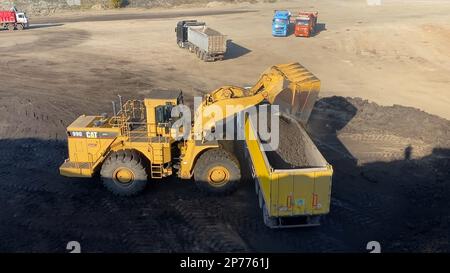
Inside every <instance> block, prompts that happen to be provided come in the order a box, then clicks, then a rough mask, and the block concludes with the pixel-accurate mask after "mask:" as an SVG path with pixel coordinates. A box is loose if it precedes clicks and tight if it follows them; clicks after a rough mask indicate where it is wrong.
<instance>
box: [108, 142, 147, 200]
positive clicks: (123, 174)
mask: <svg viewBox="0 0 450 273" xmlns="http://www.w3.org/2000/svg"><path fill="white" fill-rule="evenodd" d="M100 175H101V178H102V181H103V185H104V186H105V187H106V188H107V189H108V190H110V191H111V192H112V193H114V194H115V195H118V196H132V195H136V194H138V193H140V192H142V191H143V190H144V188H145V186H146V185H147V179H148V174H147V172H146V170H145V166H144V161H143V159H142V158H141V156H140V155H139V154H138V153H137V152H135V151H130V150H123V151H118V152H113V153H112V154H111V155H109V156H108V158H107V159H106V160H105V162H104V163H103V165H102V169H101V171H100Z"/></svg>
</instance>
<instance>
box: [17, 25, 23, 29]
mask: <svg viewBox="0 0 450 273" xmlns="http://www.w3.org/2000/svg"><path fill="white" fill-rule="evenodd" d="M16 28H17V30H23V29H24V26H23V25H22V24H17V26H16Z"/></svg>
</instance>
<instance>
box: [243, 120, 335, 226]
mask: <svg viewBox="0 0 450 273" xmlns="http://www.w3.org/2000/svg"><path fill="white" fill-rule="evenodd" d="M289 126H290V128H291V129H290V131H289V132H282V130H281V129H280V133H283V134H289V136H288V137H289V138H291V137H294V136H293V135H292V134H293V133H294V131H295V132H296V133H297V134H299V136H300V137H297V140H298V141H299V142H301V143H298V147H300V149H301V150H302V151H301V152H302V153H303V155H301V156H299V157H300V158H303V159H302V162H303V164H302V166H296V165H293V164H290V162H281V163H280V161H284V160H283V155H282V154H280V151H279V150H275V151H267V150H268V149H269V147H270V146H271V145H269V144H266V143H264V142H262V141H261V139H260V137H259V134H258V131H257V130H256V129H255V128H257V127H256V126H255V124H254V123H252V119H251V118H247V119H246V121H245V144H246V154H247V159H248V162H249V164H250V166H251V169H252V174H253V177H254V178H255V183H257V188H259V192H260V195H261V198H262V199H263V201H264V202H263V203H264V204H263V206H265V207H266V209H267V212H268V215H267V216H268V217H269V218H270V220H271V221H270V223H271V224H270V227H272V228H275V227H286V226H311V225H317V224H318V217H319V216H320V215H324V214H327V213H328V212H329V209H330V195H331V181H332V179H331V178H332V174H333V169H332V166H331V165H330V164H328V163H327V161H326V160H325V158H324V157H323V156H322V154H321V153H320V152H319V150H318V149H317V147H316V146H315V145H314V143H313V141H312V140H311V138H310V137H309V135H308V134H307V132H306V131H305V130H304V129H303V127H302V126H301V125H300V123H298V122H294V121H292V124H290V125H289ZM281 141H286V137H285V136H284V137H283V136H280V142H281ZM280 145H285V146H292V144H291V143H288V144H287V145H286V144H285V143H280ZM272 148H273V147H272ZM280 148H281V146H279V148H278V149H280ZM285 148H286V147H285ZM295 148H296V147H292V149H293V152H297V151H295ZM280 158H281V159H280ZM266 224H267V222H266Z"/></svg>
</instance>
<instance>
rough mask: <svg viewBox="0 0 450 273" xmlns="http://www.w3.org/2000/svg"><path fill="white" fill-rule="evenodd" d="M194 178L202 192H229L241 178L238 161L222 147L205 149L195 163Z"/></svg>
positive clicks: (233, 189)
mask: <svg viewBox="0 0 450 273" xmlns="http://www.w3.org/2000/svg"><path fill="white" fill-rule="evenodd" d="M194 180H195V183H196V184H197V186H198V188H199V189H200V190H202V191H203V192H206V193H210V194H215V195H226V194H230V193H232V192H234V191H235V190H236V188H237V186H238V183H239V181H240V180H241V169H240V167H239V161H238V160H237V159H236V157H235V156H234V155H232V154H231V153H229V152H227V151H225V150H223V149H211V150H207V151H206V152H205V153H203V154H202V155H201V156H200V158H199V159H198V160H197V162H196V163H195V168H194Z"/></svg>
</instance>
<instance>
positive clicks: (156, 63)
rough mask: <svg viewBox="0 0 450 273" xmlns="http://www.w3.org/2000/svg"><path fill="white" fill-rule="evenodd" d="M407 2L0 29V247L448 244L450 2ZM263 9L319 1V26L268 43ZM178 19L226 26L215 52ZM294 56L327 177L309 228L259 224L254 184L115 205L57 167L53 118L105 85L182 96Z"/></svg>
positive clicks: (83, 110)
mask: <svg viewBox="0 0 450 273" xmlns="http://www.w3.org/2000/svg"><path fill="white" fill-rule="evenodd" d="M385 2H386V3H385ZM408 3H409V4H408V5H407V4H405V3H404V2H402V1H383V5H381V6H368V5H367V4H366V2H365V1H355V0H352V1H345V2H344V1H334V0H327V1H320V2H316V1H314V2H307V1H290V2H279V3H277V4H257V5H244V4H239V5H236V6H226V7H218V8H211V9H207V10H206V11H205V10H204V9H189V10H181V11H180V10H176V9H174V10H168V11H160V10H158V11H122V12H116V13H105V12H99V14H95V13H92V12H90V13H88V14H86V15H82V16H80V15H74V16H73V17H70V16H69V15H65V17H49V18H45V17H40V18H35V20H34V21H33V18H31V20H32V23H36V25H34V26H32V28H31V29H29V30H26V31H23V32H13V33H10V32H7V31H0V63H1V67H2V68H3V69H4V76H3V77H2V79H1V80H0V94H1V96H0V117H1V119H0V151H1V154H2V157H0V206H1V207H2V210H0V223H1V224H0V251H19V252H21V251H36V252H47V251H59V252H64V251H66V250H65V247H66V244H67V242H68V241H74V240H75V241H79V242H81V245H82V249H83V251H86V252H104V251H105V252H111V251H114V252H128V251H132V252H177V251H260V252H266V251H283V252H328V251H331V252H340V251H355V252H361V251H366V249H365V247H366V244H367V242H368V241H373V240H376V241H379V242H380V243H381V245H382V250H383V251H401V252H403V251H415V252H435V251H440V252H448V251H449V250H450V245H449V235H450V234H449V228H450V227H449V220H450V212H449V210H448V204H449V201H450V200H449V198H450V185H449V182H450V172H449V169H450V168H449V167H450V143H449V139H450V135H449V134H450V133H449V132H450V130H449V128H450V124H449V123H450V122H449V120H448V119H450V110H449V107H448V105H449V104H450V97H449V96H448V87H449V83H450V77H449V75H450V74H449V72H450V71H449V69H450V51H449V49H448V48H450V47H449V46H450V40H449V37H450V35H449V34H450V23H449V21H448V14H449V13H450V5H448V2H446V1H426V2H424V1H408ZM275 8H278V9H279V8H289V9H291V10H299V9H314V10H319V22H320V23H321V25H320V27H321V28H322V29H323V30H322V31H321V32H320V33H318V34H317V35H316V36H315V37H312V38H309V39H302V38H295V37H294V36H292V35H291V36H289V37H286V38H273V37H271V33H270V31H271V27H270V22H271V21H270V18H271V13H272V12H273V9H275ZM230 10H231V11H233V12H230ZM208 13H210V14H213V15H207V14H208ZM124 14H125V15H124ZM130 14H138V17H137V18H139V19H138V20H132V18H133V16H135V15H130ZM181 15H185V16H189V18H196V19H199V20H205V21H206V22H208V24H209V25H210V26H211V27H212V28H215V29H217V30H220V31H221V32H223V33H226V34H228V35H229V39H231V40H232V42H231V43H230V48H229V49H230V51H229V53H228V55H227V56H226V60H224V61H222V62H216V63H203V62H201V61H200V60H198V59H197V58H196V57H195V56H194V55H193V54H190V53H188V51H186V50H182V49H180V48H178V47H177V45H176V43H175V33H174V27H175V25H176V22H177V21H178V20H179V19H182V18H184V17H180V16H181ZM104 16H107V17H104ZM105 18H106V19H105ZM46 23H50V24H46ZM293 61H299V62H301V63H302V64H303V65H304V66H306V67H307V68H308V69H310V70H311V71H312V72H313V73H314V74H316V75H317V76H318V78H320V79H321V81H322V89H321V96H322V98H321V99H320V100H319V101H318V102H317V104H316V106H315V109H314V111H313V113H312V116H311V120H310V123H309V125H308V131H309V132H310V133H311V136H312V137H313V139H314V141H315V142H316V144H317V145H318V147H319V149H320V150H321V152H322V153H323V154H324V156H325V158H326V159H327V160H328V161H329V162H330V163H331V164H333V167H334V170H335V174H334V177H333V193H332V207H331V213H330V214H329V215H328V216H327V217H326V218H325V219H324V220H323V221H322V225H321V226H320V227H318V228H307V229H289V230H269V229H266V228H265V227H264V225H263V223H262V219H261V218H262V217H261V213H260V211H259V210H258V208H257V201H256V197H255V196H254V189H253V188H254V187H253V185H252V184H251V183H242V185H241V187H240V189H239V190H238V191H237V192H236V193H235V194H233V195H231V196H228V197H224V198H214V197H207V196H203V195H201V193H199V192H198V191H197V190H196V188H195V186H194V185H193V183H190V182H189V181H180V180H177V179H168V180H165V181H160V182H155V183H154V184H151V185H149V187H148V189H147V190H146V191H145V193H144V194H143V195H140V196H138V197H136V198H131V199H121V198H117V197H114V196H112V195H111V194H110V193H109V192H107V191H106V190H105V189H104V188H103V187H102V186H101V185H100V183H99V181H98V179H93V180H83V179H69V178H64V177H61V176H59V174H58V167H59V165H60V164H61V163H62V162H63V161H64V158H65V157H66V156H67V151H66V145H65V127H66V126H67V125H68V124H69V123H70V122H71V121H73V120H74V119H75V118H76V117H77V116H78V115H80V114H98V113H102V112H109V113H111V112H112V109H111V100H114V99H116V98H117V97H116V95H117V94H120V95H122V96H123V97H124V98H143V97H145V94H146V90H149V89H151V88H180V89H182V90H183V92H184V93H185V95H186V96H187V97H188V101H189V100H190V99H192V96H195V95H200V94H203V93H205V92H208V91H211V90H213V89H214V88H217V87H219V86H221V85H227V84H236V85H241V86H249V85H251V84H252V83H254V82H255V81H256V80H257V78H258V76H259V74H260V73H261V72H262V71H264V70H265V69H266V68H267V67H269V66H270V65H273V64H277V63H285V62H293ZM350 97H361V98H364V99H368V100H370V101H373V102H374V103H369V102H367V101H365V100H363V99H355V98H350ZM393 104H396V105H395V106H391V105H393ZM400 105H401V106H400ZM410 106H412V107H415V108H419V109H420V110H418V109H415V108H411V107H410ZM248 182H250V181H248ZM236 212H239V213H236Z"/></svg>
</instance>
